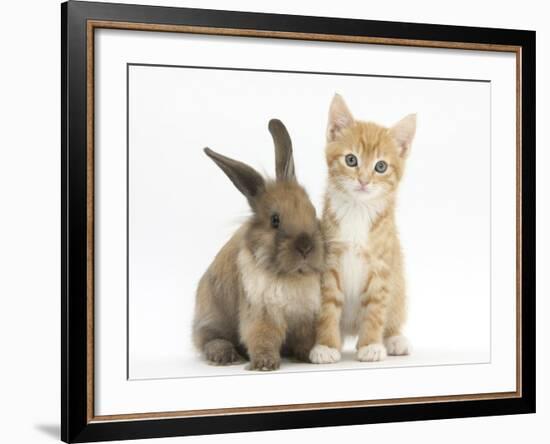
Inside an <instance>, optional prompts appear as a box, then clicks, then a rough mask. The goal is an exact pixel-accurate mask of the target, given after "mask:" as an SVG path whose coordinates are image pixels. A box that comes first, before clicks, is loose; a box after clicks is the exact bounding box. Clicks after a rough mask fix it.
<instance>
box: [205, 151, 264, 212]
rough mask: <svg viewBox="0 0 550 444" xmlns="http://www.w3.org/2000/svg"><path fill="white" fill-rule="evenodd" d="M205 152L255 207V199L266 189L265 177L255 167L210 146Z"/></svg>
mask: <svg viewBox="0 0 550 444" xmlns="http://www.w3.org/2000/svg"><path fill="white" fill-rule="evenodd" d="M204 152H205V154H206V155H207V156H208V157H210V158H211V159H212V160H213V161H214V162H216V164H217V165H218V166H219V167H220V168H221V169H222V171H223V172H224V173H225V174H226V175H227V177H229V179H230V180H231V182H233V184H234V185H235V186H236V187H237V189H238V190H239V191H240V192H241V193H243V194H244V195H245V197H246V198H247V199H248V203H249V204H250V206H251V207H252V208H254V206H255V205H254V201H255V200H256V198H257V197H258V196H259V195H260V194H261V193H262V192H263V190H264V189H265V181H264V179H263V177H262V176H260V174H259V173H258V172H257V171H256V170H255V169H254V168H252V167H249V166H248V165H246V164H244V163H242V162H239V161H237V160H233V159H230V158H229V157H225V156H222V155H221V154H218V153H216V152H215V151H212V150H211V149H210V148H205V149H204Z"/></svg>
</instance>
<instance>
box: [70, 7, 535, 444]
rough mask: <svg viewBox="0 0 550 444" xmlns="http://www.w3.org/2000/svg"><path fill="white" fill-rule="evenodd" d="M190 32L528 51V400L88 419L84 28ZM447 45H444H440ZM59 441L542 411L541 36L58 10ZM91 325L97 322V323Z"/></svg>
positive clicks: (524, 118)
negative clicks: (538, 379)
mask: <svg viewBox="0 0 550 444" xmlns="http://www.w3.org/2000/svg"><path fill="white" fill-rule="evenodd" d="M89 20H107V21H120V22H126V23H150V24H162V25H186V26H197V27H209V28H231V29H242V30H262V31H269V32H271V31H274V32H288V33H306V34H316V35H332V36H358V37H361V36H368V37H372V38H381V39H408V40H414V41H434V42H435V41H437V42H443V43H445V42H450V43H453V42H462V43H475V44H483V45H512V46H516V47H519V48H520V53H521V68H520V72H519V74H520V76H521V91H520V95H519V97H521V115H520V116H521V151H520V152H521V157H520V158H519V159H518V160H519V162H518V165H520V171H519V172H518V177H520V178H521V182H520V184H519V185H520V187H519V189H520V190H521V193H519V196H518V205H519V208H518V210H519V213H520V214H521V218H520V221H521V224H520V231H519V237H520V241H521V256H520V257H519V258H518V261H519V264H518V265H519V266H520V267H521V280H520V282H518V286H519V287H518V291H520V292H521V295H522V297H521V307H520V310H519V311H520V313H521V318H520V321H521V322H520V325H521V328H520V330H519V331H518V335H519V337H520V338H521V343H520V347H521V361H520V364H521V372H520V381H521V395H520V396H516V397H513V398H500V399H479V400H464V401H455V400H452V401H447V402H445V401H443V402H437V403H407V404H391V405H382V406H381V405H376V406H365V407H354V408H329V409H319V410H304V411H291V412H288V411H279V412H270V413H242V414H232V415H214V416H200V417H187V418H185V417H184V418H181V417H180V418H178V417H174V418H158V419H138V420H135V419H134V420H118V421H94V420H93V418H90V415H89V404H90V399H89V389H90V387H89V384H88V381H89V380H88V376H89V372H90V371H92V372H93V368H92V369H90V362H89V360H88V341H89V339H90V334H92V332H93V320H92V321H90V319H89V311H88V309H89V306H88V300H87V294H88V289H89V279H90V273H89V269H88V265H89V244H88V239H89V232H88V227H89V225H88V223H89V217H90V214H89V206H88V203H89V201H88V199H89V193H88V191H89V190H88V187H89V182H87V177H88V176H87V172H88V169H89V166H90V165H89V161H88V157H87V145H88V141H89V140H88V139H89V137H90V135H89V134H88V132H87V118H88V113H89V110H88V108H87V87H86V85H87V76H88V75H89V72H88V71H87V32H88V28H87V23H88V21H89ZM443 46H445V45H443ZM61 56H62V57H61V63H62V65H61V73H62V76H61V105H62V107H61V108H62V111H61V112H62V119H61V140H62V147H61V153H62V154H61V196H62V199H61V200H62V209H61V220H62V227H61V231H62V236H61V239H62V243H61V250H62V264H61V265H62V266H61V270H62V273H61V288H62V294H61V350H62V356H61V369H62V372H61V400H62V403H61V404H62V409H61V439H62V440H63V441H65V442H90V441H107V440H121V439H137V438H155V437H168V436H179V435H198V434H213V433H231V432H243V431H260V430H276V429H288V428H308V427H325V426H337V425H353V424H370V423H382V422H394V421H415V420H429V419H441V418H459V417H474V416H487V415H510V414H519V413H533V412H535V398H536V393H535V362H536V361H535V360H536V357H535V109H536V106H535V32H534V31H520V30H506V29H489V28H473V27H462V26H442V25H432V24H416V23H396V22H383V21H371V20H356V19H340V18H338V19H337V18H324V17H306V16H291V15H278V14H260V13H248V12H230V11H215V10H202V9H187V8H170V7H154V6H141V5H140V6H138V5H127V4H108V3H92V2H79V1H69V2H66V3H63V4H62V5H61ZM90 322H92V325H90Z"/></svg>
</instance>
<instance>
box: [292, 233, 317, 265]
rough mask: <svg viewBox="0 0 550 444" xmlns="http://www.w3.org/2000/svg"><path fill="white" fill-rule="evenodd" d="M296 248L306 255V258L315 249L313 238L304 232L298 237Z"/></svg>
mask: <svg viewBox="0 0 550 444" xmlns="http://www.w3.org/2000/svg"><path fill="white" fill-rule="evenodd" d="M295 245H296V250H298V251H299V252H300V254H301V255H302V256H303V257H304V259H305V258H306V257H307V255H308V254H309V253H310V252H311V250H313V243H312V242H311V238H310V237H309V236H308V235H307V234H305V233H302V234H300V235H299V236H298V237H297V238H296V244H295Z"/></svg>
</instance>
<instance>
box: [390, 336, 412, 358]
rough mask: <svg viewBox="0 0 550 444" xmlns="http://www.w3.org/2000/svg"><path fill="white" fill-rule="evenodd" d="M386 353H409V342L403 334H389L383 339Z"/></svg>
mask: <svg viewBox="0 0 550 444" xmlns="http://www.w3.org/2000/svg"><path fill="white" fill-rule="evenodd" d="M384 344H385V345H386V349H387V350H388V355H393V356H401V355H408V354H410V353H411V344H410V343H409V341H408V339H407V338H406V337H405V336H403V335H396V336H390V337H389V338H386V339H385V340H384Z"/></svg>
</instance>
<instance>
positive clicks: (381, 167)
mask: <svg viewBox="0 0 550 444" xmlns="http://www.w3.org/2000/svg"><path fill="white" fill-rule="evenodd" d="M387 169H388V164H387V163H386V162H384V161H383V160H379V161H378V162H376V165H374V170H375V171H376V172H377V173H380V174H382V173H385V172H386V170H387Z"/></svg>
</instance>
